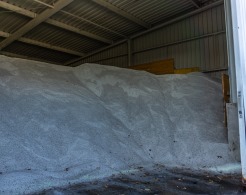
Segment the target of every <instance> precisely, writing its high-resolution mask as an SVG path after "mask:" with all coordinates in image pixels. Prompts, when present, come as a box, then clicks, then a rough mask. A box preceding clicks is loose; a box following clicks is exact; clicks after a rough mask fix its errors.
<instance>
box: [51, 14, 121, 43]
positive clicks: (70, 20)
mask: <svg viewBox="0 0 246 195" xmlns="http://www.w3.org/2000/svg"><path fill="white" fill-rule="evenodd" d="M79 17H80V16H78V17H75V16H71V15H69V14H66V13H63V12H59V13H57V14H55V15H54V16H52V19H55V20H58V21H60V22H63V23H67V24H69V25H71V26H73V27H75V28H78V29H80V30H84V31H88V32H90V33H92V34H95V35H98V36H101V37H103V38H106V39H109V40H112V41H115V40H118V39H119V38H122V36H120V35H118V34H120V33H117V32H115V33H114V32H111V30H110V29H109V30H107V29H106V27H105V28H103V27H100V26H96V25H93V24H91V23H90V22H87V21H85V20H83V19H80V18H79ZM81 18H82V17H81Z"/></svg>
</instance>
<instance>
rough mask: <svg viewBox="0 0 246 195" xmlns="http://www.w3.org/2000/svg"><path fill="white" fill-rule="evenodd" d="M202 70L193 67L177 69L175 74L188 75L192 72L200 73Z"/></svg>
mask: <svg viewBox="0 0 246 195" xmlns="http://www.w3.org/2000/svg"><path fill="white" fill-rule="evenodd" d="M199 71H200V69H199V68H198V67H192V68H182V69H175V70H174V74H187V73H190V72H199Z"/></svg>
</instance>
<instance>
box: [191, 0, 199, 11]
mask: <svg viewBox="0 0 246 195" xmlns="http://www.w3.org/2000/svg"><path fill="white" fill-rule="evenodd" d="M189 1H190V2H191V3H192V4H193V5H194V6H195V7H196V8H198V9H199V8H200V6H199V5H198V3H197V2H195V0H189Z"/></svg>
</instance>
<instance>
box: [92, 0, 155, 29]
mask: <svg viewBox="0 0 246 195" xmlns="http://www.w3.org/2000/svg"><path fill="white" fill-rule="evenodd" d="M92 1H93V2H95V3H96V4H98V5H100V6H102V7H104V8H106V9H109V10H110V11H112V12H114V13H116V14H118V15H120V16H122V17H124V18H126V19H128V20H130V21H132V22H134V23H136V24H138V25H140V26H143V27H145V28H151V25H150V24H148V23H147V22H145V21H143V20H141V19H139V18H137V17H135V16H133V15H131V14H129V13H128V12H126V11H124V10H122V9H120V8H118V7H116V6H114V5H112V4H111V3H108V2H106V1H104V0H92Z"/></svg>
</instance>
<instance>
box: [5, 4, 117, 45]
mask: <svg viewBox="0 0 246 195" xmlns="http://www.w3.org/2000/svg"><path fill="white" fill-rule="evenodd" d="M0 7H2V8H4V9H7V10H10V11H13V12H16V13H19V14H22V15H24V16H27V17H30V18H36V17H37V14H36V13H34V12H31V11H29V10H26V9H23V8H20V7H18V6H15V5H12V4H9V3H6V2H3V1H0ZM45 22H46V23H48V24H51V25H53V26H56V27H59V28H62V29H65V30H68V31H71V32H74V33H77V34H80V35H83V36H86V37H89V38H91V39H94V40H97V41H101V42H104V43H107V44H111V43H112V42H113V41H112V40H108V39H105V38H103V37H101V36H98V35H95V34H93V33H90V32H87V31H84V30H80V29H78V28H75V27H72V26H69V25H67V24H65V23H62V22H59V21H57V20H53V19H47V20H46V21H45Z"/></svg>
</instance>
